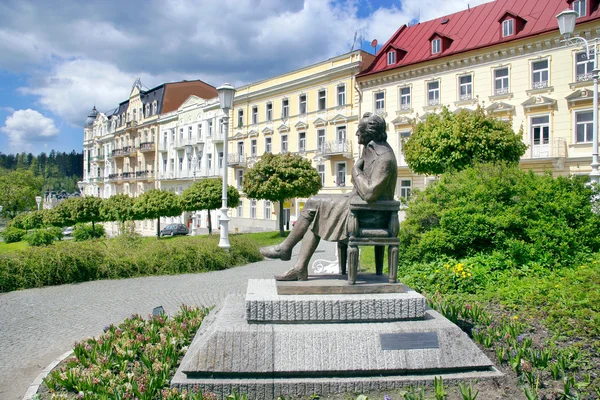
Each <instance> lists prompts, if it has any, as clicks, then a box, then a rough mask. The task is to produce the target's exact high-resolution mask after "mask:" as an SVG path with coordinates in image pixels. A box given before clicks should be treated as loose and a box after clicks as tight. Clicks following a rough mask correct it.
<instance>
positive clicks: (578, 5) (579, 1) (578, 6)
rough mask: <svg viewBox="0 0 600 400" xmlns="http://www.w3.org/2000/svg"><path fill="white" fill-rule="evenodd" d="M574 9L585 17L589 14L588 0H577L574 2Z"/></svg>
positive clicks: (580, 15)
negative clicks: (587, 8)
mask: <svg viewBox="0 0 600 400" xmlns="http://www.w3.org/2000/svg"><path fill="white" fill-rule="evenodd" d="M573 11H575V12H576V13H577V15H578V16H579V17H585V16H586V15H587V13H586V0H575V1H574V2H573Z"/></svg>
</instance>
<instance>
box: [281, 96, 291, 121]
mask: <svg viewBox="0 0 600 400" xmlns="http://www.w3.org/2000/svg"><path fill="white" fill-rule="evenodd" d="M289 116H290V102H289V100H288V99H283V100H281V118H288V117H289Z"/></svg>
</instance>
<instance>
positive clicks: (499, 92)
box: [494, 87, 508, 96]
mask: <svg viewBox="0 0 600 400" xmlns="http://www.w3.org/2000/svg"><path fill="white" fill-rule="evenodd" d="M503 94H508V88H507V87H505V88H498V89H496V90H494V95H495V96H502V95H503Z"/></svg>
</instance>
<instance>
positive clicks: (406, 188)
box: [398, 179, 412, 201]
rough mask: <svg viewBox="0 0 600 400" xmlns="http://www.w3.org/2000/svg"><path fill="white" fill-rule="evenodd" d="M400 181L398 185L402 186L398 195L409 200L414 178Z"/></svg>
mask: <svg viewBox="0 0 600 400" xmlns="http://www.w3.org/2000/svg"><path fill="white" fill-rule="evenodd" d="M399 181H400V182H399V184H398V187H399V188H400V191H399V193H398V196H399V197H400V198H401V199H404V200H406V201H408V200H409V199H410V195H411V192H412V179H399ZM407 183H408V184H407Z"/></svg>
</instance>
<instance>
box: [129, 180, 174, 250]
mask: <svg viewBox="0 0 600 400" xmlns="http://www.w3.org/2000/svg"><path fill="white" fill-rule="evenodd" d="M134 208H135V214H136V215H137V216H138V217H139V218H140V219H153V218H156V236H157V237H159V238H160V217H175V216H177V215H180V214H181V203H180V199H179V196H177V195H176V194H175V193H173V192H169V191H167V190H160V189H152V190H148V191H147V192H144V193H143V194H141V195H140V196H139V197H138V198H137V199H136V202H135V207H134Z"/></svg>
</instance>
